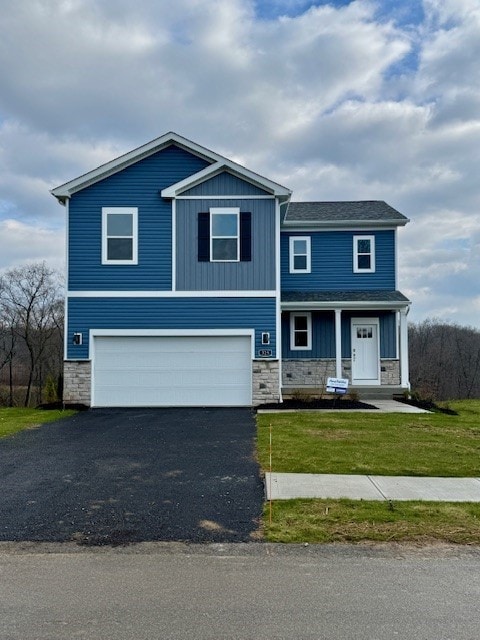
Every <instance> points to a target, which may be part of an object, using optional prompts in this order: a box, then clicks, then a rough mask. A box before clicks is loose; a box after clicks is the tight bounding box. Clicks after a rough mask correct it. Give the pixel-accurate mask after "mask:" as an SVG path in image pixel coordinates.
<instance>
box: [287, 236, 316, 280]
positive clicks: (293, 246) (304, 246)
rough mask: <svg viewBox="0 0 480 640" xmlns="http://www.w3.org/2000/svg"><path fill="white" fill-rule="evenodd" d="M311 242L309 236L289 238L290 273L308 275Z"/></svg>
mask: <svg viewBox="0 0 480 640" xmlns="http://www.w3.org/2000/svg"><path fill="white" fill-rule="evenodd" d="M310 247H311V240H310V237H309V236H291V237H290V251H289V255H290V273H310V271H311V249H310Z"/></svg>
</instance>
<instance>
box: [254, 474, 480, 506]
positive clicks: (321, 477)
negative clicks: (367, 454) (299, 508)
mask: <svg viewBox="0 0 480 640" xmlns="http://www.w3.org/2000/svg"><path fill="white" fill-rule="evenodd" d="M265 488H266V495H267V500H270V498H271V499H272V500H290V499H291V498H351V499H353V500H432V501H436V502H480V478H421V477H407V476H357V475H333V474H315V473H271V474H270V473H268V472H267V473H266V474H265Z"/></svg>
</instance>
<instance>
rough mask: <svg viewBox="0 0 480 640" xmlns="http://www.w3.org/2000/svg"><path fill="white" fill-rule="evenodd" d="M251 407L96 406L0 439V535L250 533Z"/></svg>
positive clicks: (255, 475) (256, 514)
mask: <svg viewBox="0 0 480 640" xmlns="http://www.w3.org/2000/svg"><path fill="white" fill-rule="evenodd" d="M254 436H255V422H254V418H253V414H252V412H251V410H249V409H223V408H212V409H94V410H90V411H87V412H84V413H79V414H77V415H76V416H74V417H72V418H68V419H65V420H60V421H59V422H55V423H51V424H48V425H44V426H43V427H41V428H39V429H35V430H29V431H23V432H22V433H19V434H17V435H15V436H13V437H10V438H6V439H3V440H0V540H4V541H5V540H17V541H19V540H41V541H67V540H77V541H78V542H80V543H83V544H123V543H127V542H138V541H142V540H180V541H192V542H232V541H248V540H252V539H255V538H256V536H257V535H258V534H257V530H258V522H259V518H260V515H261V511H262V501H263V486H262V483H261V480H260V477H259V468H258V465H257V463H256V461H255V459H254Z"/></svg>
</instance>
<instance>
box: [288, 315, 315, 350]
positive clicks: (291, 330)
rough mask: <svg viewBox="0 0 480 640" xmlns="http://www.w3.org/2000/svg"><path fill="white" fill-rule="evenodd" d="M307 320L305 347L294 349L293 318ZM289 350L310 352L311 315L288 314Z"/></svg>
mask: <svg viewBox="0 0 480 640" xmlns="http://www.w3.org/2000/svg"><path fill="white" fill-rule="evenodd" d="M305 317H306V318H307V346H306V347H296V346H295V318H305ZM290 350H291V351H311V350H312V314H311V313H309V312H306V313H291V314H290Z"/></svg>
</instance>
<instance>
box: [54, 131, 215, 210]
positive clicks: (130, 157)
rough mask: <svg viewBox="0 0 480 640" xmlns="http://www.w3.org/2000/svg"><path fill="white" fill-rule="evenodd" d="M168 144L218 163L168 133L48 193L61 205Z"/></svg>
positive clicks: (210, 154) (211, 155)
mask: <svg viewBox="0 0 480 640" xmlns="http://www.w3.org/2000/svg"><path fill="white" fill-rule="evenodd" d="M170 144H176V145H178V146H179V147H182V148H183V149H185V150H187V151H190V152H192V153H194V154H195V155H197V156H199V157H201V158H203V159H204V160H208V161H210V162H218V161H219V160H220V158H221V156H219V155H218V154H217V153H214V152H213V151H210V150H209V149H206V148H205V147H202V146H201V145H199V144H197V143H196V142H192V141H191V140H188V139H187V138H184V137H183V136H180V135H178V133H174V132H173V131H170V132H169V133H166V134H164V135H163V136H160V137H159V138H155V139H154V140H151V141H150V142H147V143H146V144H144V145H142V146H141V147H137V148H136V149H133V150H132V151H129V152H128V153H125V154H123V155H121V156H119V157H118V158H114V159H113V160H110V162H106V163H105V164H102V165H100V166H99V167H97V168H96V169H93V170H92V171H89V172H88V173H84V174H83V175H81V176H79V177H78V178H75V179H74V180H70V181H69V182H65V184H62V185H60V186H59V187H56V188H55V189H52V190H51V191H50V193H51V194H52V195H54V196H55V197H56V198H58V199H59V200H60V202H62V203H63V200H64V198H65V197H68V196H69V195H71V194H73V193H75V192H76V191H80V189H83V188H85V187H86V186H88V185H90V184H94V183H95V182H98V181H99V180H103V179H104V178H106V177H107V176H109V175H112V174H113V173H116V172H117V171H120V170H121V169H125V167H128V166H129V165H131V164H134V163H135V162H138V161H139V160H142V159H143V158H146V157H148V156H150V155H152V154H154V153H156V152H157V151H160V150H161V149H163V148H165V147H167V146H169V145H170Z"/></svg>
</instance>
